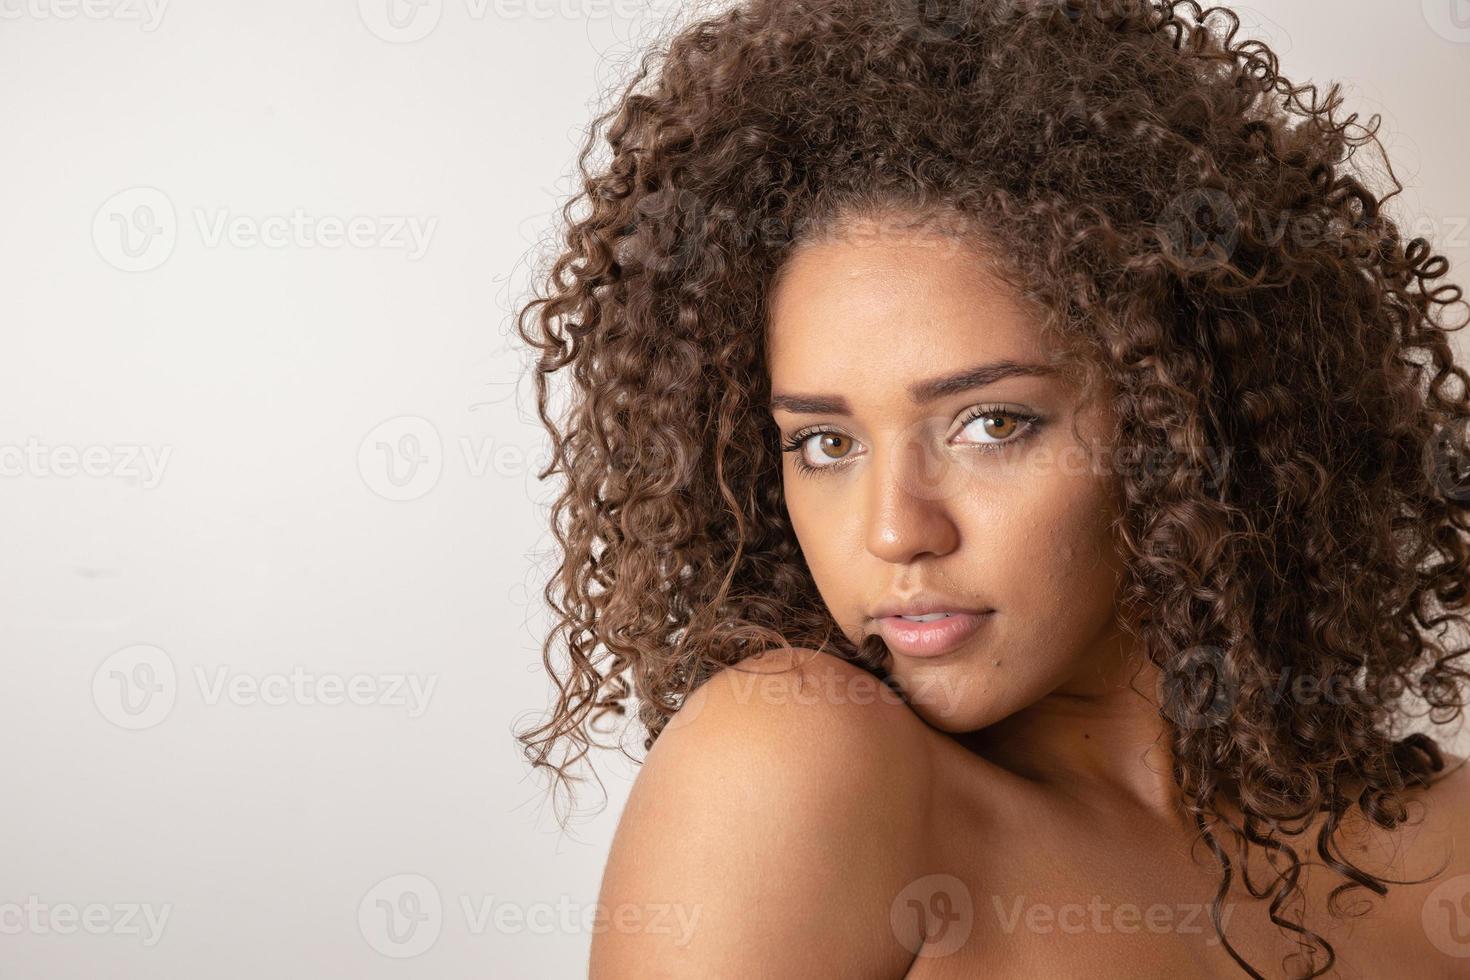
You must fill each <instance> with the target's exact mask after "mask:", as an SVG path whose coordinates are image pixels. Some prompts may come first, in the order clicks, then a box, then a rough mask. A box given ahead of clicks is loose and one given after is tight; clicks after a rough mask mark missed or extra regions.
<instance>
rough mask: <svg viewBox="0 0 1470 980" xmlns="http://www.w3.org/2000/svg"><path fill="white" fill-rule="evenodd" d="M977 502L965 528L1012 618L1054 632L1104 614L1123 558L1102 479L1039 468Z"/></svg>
mask: <svg viewBox="0 0 1470 980" xmlns="http://www.w3.org/2000/svg"><path fill="white" fill-rule="evenodd" d="M980 510H981V511H983V514H977V515H976V516H977V520H978V521H980V522H981V523H979V524H978V525H977V526H974V527H972V528H971V537H972V540H976V541H978V542H984V544H983V545H982V547H981V548H980V549H979V550H980V551H981V552H982V553H983V564H982V565H981V566H980V568H981V569H983V571H982V574H983V575H984V577H985V579H986V583H985V584H989V585H991V587H992V588H993V589H994V590H995V595H996V602H997V605H1000V606H1002V607H1003V608H1005V609H1007V610H1009V611H1010V612H1011V613H1012V614H1013V616H1011V617H1010V619H1011V621H1012V624H1013V625H1014V626H1016V627H1019V628H1022V629H1027V630H1030V629H1036V630H1038V631H1040V632H1043V633H1054V631H1055V630H1057V629H1058V628H1059V627H1063V626H1064V625H1065V624H1069V623H1070V624H1075V625H1077V626H1080V627H1082V628H1086V625H1087V624H1090V623H1094V622H1095V621H1096V620H1098V619H1100V618H1103V617H1106V616H1108V615H1109V614H1110V611H1111V610H1112V608H1113V604H1114V602H1115V600H1116V594H1117V587H1118V582H1119V576H1120V574H1121V561H1120V559H1119V557H1118V555H1117V553H1116V550H1115V547H1114V538H1113V531H1112V522H1113V518H1114V515H1115V510H1114V505H1113V498H1112V487H1111V484H1110V483H1109V482H1108V481H1106V480H1104V479H1102V478H1099V477H1096V476H1092V475H1085V476H1074V475H1067V474H1061V475H1058V476H1055V477H1050V478H1048V477H1046V476H1040V477H1037V478H1035V479H1033V480H1030V481H1028V482H1027V484H1026V486H1025V487H1024V489H1021V488H1016V489H1013V490H1012V491H1010V492H1008V493H1007V494H1006V496H1005V498H1004V503H997V504H995V505H992V506H984V507H982V508H980Z"/></svg>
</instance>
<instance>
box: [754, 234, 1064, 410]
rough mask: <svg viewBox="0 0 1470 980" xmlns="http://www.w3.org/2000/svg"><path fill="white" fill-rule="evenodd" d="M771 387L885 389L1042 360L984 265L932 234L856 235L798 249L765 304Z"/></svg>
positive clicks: (1028, 319) (1034, 331)
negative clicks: (987, 365) (947, 373)
mask: <svg viewBox="0 0 1470 980" xmlns="http://www.w3.org/2000/svg"><path fill="white" fill-rule="evenodd" d="M769 307H770V309H769V315H770V320H769V324H768V333H767V358H768V369H769V371H770V373H771V381H772V385H773V387H776V388H781V387H794V388H805V387H812V386H814V385H816V384H817V383H820V382H835V381H838V380H841V381H843V382H844V387H849V388H851V387H859V386H861V385H863V384H864V383H865V382H866V383H871V384H875V385H881V386H882V387H883V388H885V389H889V388H895V387H896V388H903V387H905V386H906V384H907V383H908V382H909V381H912V380H917V379H921V378H926V377H931V376H933V375H934V374H935V373H936V369H940V370H942V369H945V368H961V367H966V366H968V365H971V364H974V363H978V362H982V361H993V360H1015V361H1045V360H1046V359H1047V357H1046V355H1047V349H1046V346H1045V344H1044V341H1043V337H1042V334H1041V330H1040V325H1039V323H1038V320H1037V316H1036V314H1035V313H1033V312H1029V311H1027V310H1026V308H1025V306H1024V304H1023V303H1022V301H1021V299H1020V297H1019V296H1017V294H1016V293H1015V290H1014V289H1013V287H1011V286H1010V285H1008V284H1006V283H1004V282H1003V281H1001V280H999V279H998V278H996V277H995V276H994V275H993V274H991V272H990V270H989V269H988V268H987V266H986V264H985V261H984V259H983V257H982V256H981V255H980V254H978V253H977V252H975V251H974V250H973V249H972V248H970V247H968V246H965V245H963V244H961V243H959V242H958V241H956V240H954V239H952V238H948V237H946V236H939V235H920V234H915V233H906V234H903V235H898V236H892V237H883V236H880V235H877V234H871V235H869V234H858V235H853V236H847V237H843V238H839V239H837V240H834V241H830V242H822V243H820V244H812V245H807V246H804V247H803V248H801V249H799V250H798V251H797V252H796V253H795V254H794V255H793V256H792V257H791V258H790V259H789V260H788V262H787V266H786V268H785V269H783V271H782V275H781V277H780V281H779V282H778V284H777V286H776V288H775V290H774V291H773V292H772V294H771V296H770V304H769Z"/></svg>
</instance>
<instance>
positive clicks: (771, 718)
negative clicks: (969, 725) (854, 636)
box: [591, 651, 929, 980]
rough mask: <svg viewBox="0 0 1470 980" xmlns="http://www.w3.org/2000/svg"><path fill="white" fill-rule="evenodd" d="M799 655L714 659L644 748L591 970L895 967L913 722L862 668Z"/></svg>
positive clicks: (906, 870) (911, 847)
mask: <svg viewBox="0 0 1470 980" xmlns="http://www.w3.org/2000/svg"><path fill="white" fill-rule="evenodd" d="M788 653H789V652H788ZM800 653H801V654H802V655H803V656H805V657H808V658H810V659H808V660H807V662H805V663H802V664H799V665H798V666H796V667H795V668H794V669H792V670H790V671H787V672H785V673H772V672H769V671H768V669H767V668H768V667H769V666H770V665H771V664H772V662H773V655H771V654H767V655H763V656H762V657H760V658H756V660H755V661H747V662H746V663H744V664H741V665H739V667H737V668H734V669H726V670H724V671H721V672H720V673H719V674H717V675H716V676H714V677H713V678H711V679H710V680H709V681H708V682H706V683H705V684H704V685H703V686H702V687H701V688H700V689H699V690H698V691H696V692H695V693H694V695H692V696H691V698H690V701H689V703H688V704H687V705H686V706H685V707H684V708H683V709H681V712H680V714H684V713H685V712H688V715H687V716H686V719H685V721H684V722H683V723H681V724H678V725H675V724H673V723H672V722H671V723H670V725H669V727H668V728H666V729H665V730H664V732H663V733H662V734H661V735H660V737H659V739H658V740H657V741H656V742H655V743H654V746H653V748H652V749H651V750H650V752H649V755H648V757H647V759H646V761H645V762H644V764H643V766H642V768H641V770H640V771H639V774H638V777H637V779H636V780H635V782H634V786H633V789H632V792H631V794H630V796H629V799H628V803H627V807H626V808H625V810H624V811H623V815H622V818H621V820H620V822H619V825H618V830H617V833H616V835H615V837H614V840H613V845H612V849H611V852H610V854H609V858H608V863H607V868H606V870H605V872H604V875H603V881H602V891H601V894H600V896H599V904H600V906H601V909H600V910H599V911H600V912H601V913H602V915H601V916H600V921H601V922H602V923H603V925H601V926H600V927H599V929H598V930H597V931H596V932H595V935H594V937H593V943H592V957H591V977H592V980H618V978H622V977H633V976H636V977H639V978H645V977H705V976H758V977H767V976H783V977H784V976H844V977H846V976H852V977H875V978H877V977H888V978H891V977H896V976H900V975H902V973H903V970H904V968H905V967H906V965H907V964H908V963H909V962H910V961H911V960H912V959H913V953H912V951H909V950H906V949H905V948H904V947H903V946H902V945H901V944H900V941H899V939H898V937H897V936H896V935H895V933H894V929H893V926H892V925H891V917H892V914H893V906H894V904H895V902H896V901H897V900H898V898H899V895H900V893H901V892H902V891H903V890H904V888H905V886H906V885H908V884H909V883H910V882H911V881H912V880H913V879H914V878H916V877H918V871H917V868H918V866H919V864H920V854H921V845H922V843H923V841H922V836H923V835H922V827H923V825H924V821H923V819H922V818H923V809H924V807H925V806H926V804H927V800H928V797H929V793H928V782H927V780H928V765H927V756H925V754H924V751H925V750H924V747H923V744H922V743H921V741H920V740H919V739H918V737H917V736H916V734H915V731H914V728H913V726H914V725H916V724H921V723H920V722H918V721H917V719H916V718H915V717H914V716H913V715H912V713H911V712H910V711H909V709H908V708H907V707H906V706H904V705H902V704H900V703H897V702H896V701H895V700H893V698H892V695H891V694H889V695H888V696H887V698H886V699H884V698H882V697H880V696H879V695H881V694H883V693H884V692H883V691H882V690H881V689H880V687H879V685H878V682H877V680H876V678H873V677H872V676H871V675H869V674H866V673H865V672H863V671H862V670H860V669H859V668H857V667H854V666H853V665H851V664H847V663H845V662H842V661H840V660H838V659H837V658H834V657H831V656H829V655H826V654H813V653H812V652H811V651H800ZM774 658H775V660H777V661H779V660H780V654H776V655H774ZM793 662H795V661H794V660H793V659H791V658H790V657H789V656H788V657H787V659H786V661H785V663H793ZM783 665H784V664H783ZM865 679H866V680H865ZM865 702H866V703H865ZM678 717H679V716H678V715H676V716H675V719H676V720H677V719H678ZM620 915H621V916H622V919H621V922H622V923H623V924H622V925H621V926H620V925H619V921H620V919H619V917H620Z"/></svg>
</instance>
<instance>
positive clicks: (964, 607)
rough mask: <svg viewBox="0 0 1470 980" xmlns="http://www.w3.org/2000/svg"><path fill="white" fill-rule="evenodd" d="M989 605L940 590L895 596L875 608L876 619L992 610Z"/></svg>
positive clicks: (975, 612) (974, 612)
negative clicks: (958, 597)
mask: <svg viewBox="0 0 1470 980" xmlns="http://www.w3.org/2000/svg"><path fill="white" fill-rule="evenodd" d="M992 611H993V610H991V609H990V608H989V607H987V606H983V605H979V604H977V603H976V602H975V601H974V600H972V599H954V598H951V597H950V596H947V595H943V594H941V593H938V592H928V591H919V592H914V593H912V594H910V595H907V596H901V597H900V596H894V597H893V598H890V599H886V600H884V601H883V602H881V603H879V604H878V606H877V608H875V609H874V610H873V618H874V619H882V618H883V617H884V616H924V615H927V614H928V613H936V612H950V613H972V614H977V615H978V614H980V613H987V612H992Z"/></svg>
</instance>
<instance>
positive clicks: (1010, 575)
mask: <svg viewBox="0 0 1470 980" xmlns="http://www.w3.org/2000/svg"><path fill="white" fill-rule="evenodd" d="M849 229H850V233H849V234H845V235H843V236H841V238H840V240H838V241H835V242H827V243H822V244H815V245H809V246H806V247H804V248H802V249H800V250H798V251H797V252H796V254H795V255H794V256H793V257H792V258H791V259H790V260H789V265H788V266H787V268H786V269H785V270H784V275H783V279H782V281H781V282H780V284H779V286H778V287H777V288H776V290H775V291H774V293H773V294H772V296H771V302H770V313H771V319H770V324H769V336H768V345H767V351H768V358H769V361H768V365H767V366H768V369H769V371H770V375H771V389H772V393H773V398H772V413H773V416H774V418H775V421H776V424H777V425H778V426H779V427H780V430H781V436H782V441H783V443H784V444H786V445H788V446H790V445H792V444H793V442H795V441H797V440H799V445H798V447H797V448H796V449H795V451H791V452H786V453H785V454H784V455H783V463H782V474H783V485H784V490H785V498H786V508H787V511H788V512H789V514H790V516H791V520H792V522H793V524H794V526H795V529H796V534H797V538H798V540H799V542H800V544H801V549H802V552H803V554H804V555H805V557H806V561H807V564H808V567H809V568H810V569H811V572H812V575H813V576H814V578H815V581H816V585H817V588H818V589H819V590H820V592H821V594H822V598H823V600H824V601H825V602H826V604H827V608H828V610H829V611H830V612H831V614H832V616H833V618H834V619H835V620H836V621H837V623H838V624H839V625H840V626H841V628H842V629H843V631H844V632H845V633H846V635H847V637H848V638H849V639H850V640H851V641H852V642H853V643H855V644H857V643H861V642H862V640H863V639H864V638H865V637H866V636H868V635H869V634H873V633H879V632H880V622H879V618H878V614H879V613H881V612H882V611H883V609H882V607H883V606H884V605H887V604H892V603H895V602H897V603H902V602H904V601H905V600H909V599H910V598H911V597H913V596H914V595H915V594H916V593H918V592H921V591H923V592H927V593H934V594H938V596H940V597H942V603H941V605H940V608H951V607H953V608H956V609H967V610H973V611H975V612H977V613H981V615H979V616H977V617H976V619H975V620H972V621H971V622H977V623H978V626H977V627H976V628H975V631H974V632H973V633H971V634H970V635H969V636H968V637H967V638H965V639H963V640H962V641H960V642H959V643H958V645H956V646H953V648H952V649H949V650H948V651H946V652H941V653H939V654H938V655H929V656H919V655H918V654H917V653H915V652H909V653H904V652H900V650H899V649H898V646H897V645H895V644H894V643H889V650H890V652H891V657H890V662H889V665H888V669H889V672H890V674H891V675H892V676H893V677H894V678H896V679H897V680H898V681H899V682H900V684H901V685H902V686H903V688H904V689H905V690H906V691H908V692H909V695H910V698H911V701H912V703H913V705H914V708H915V710H916V711H917V712H918V713H919V714H920V715H921V716H922V717H924V718H925V720H927V721H928V722H929V723H930V724H932V725H933V726H935V727H936V728H939V729H941V730H944V731H949V732H967V731H974V730H976V729H979V728H983V727H984V726H986V725H989V724H991V723H993V722H996V721H999V720H1000V719H1002V718H1005V717H1006V716H1008V715H1010V714H1012V713H1014V712H1016V711H1018V710H1020V709H1022V708H1025V707H1026V706H1028V705H1030V704H1033V703H1035V702H1036V701H1038V700H1039V699H1041V698H1042V697H1044V696H1046V695H1047V694H1049V693H1052V692H1053V691H1058V690H1062V691H1075V692H1077V693H1082V692H1084V691H1090V690H1094V689H1095V688H1096V685H1097V684H1098V682H1099V679H1100V678H1099V670H1100V668H1102V669H1105V665H1107V664H1108V663H1110V662H1111V661H1110V659H1109V658H1116V657H1117V655H1118V651H1119V650H1120V649H1121V647H1120V646H1119V636H1120V635H1119V634H1118V632H1117V630H1116V628H1115V599H1116V596H1117V590H1118V585H1119V581H1120V576H1121V572H1122V563H1121V559H1120V558H1119V556H1118V554H1117V553H1116V551H1115V550H1114V547H1113V538H1112V532H1111V530H1110V524H1111V522H1112V520H1113V518H1114V516H1115V514H1116V509H1115V508H1116V503H1115V497H1114V493H1115V490H1114V488H1115V486H1116V482H1115V475H1114V474H1113V472H1112V471H1111V468H1110V467H1108V466H1105V465H1102V464H1101V462H1096V463H1095V462H1093V459H1092V458H1090V457H1089V454H1088V451H1089V450H1091V452H1092V453H1094V454H1097V455H1096V457H1095V458H1096V459H1098V460H1102V459H1105V458H1107V454H1106V448H1107V445H1108V444H1107V442H1106V441H1105V440H1106V438H1107V435H1108V433H1109V432H1110V424H1111V418H1110V416H1109V415H1108V414H1107V410H1106V408H1105V407H1103V405H1102V402H1103V401H1104V400H1103V399H1100V400H1099V401H1098V402H1096V403H1094V404H1093V405H1084V404H1082V403H1080V399H1079V391H1078V389H1077V388H1076V386H1075V385H1074V384H1073V383H1072V382H1070V381H1068V380H1067V379H1066V378H1064V377H1063V376H1062V375H1061V374H1060V373H1059V372H1055V371H1053V372H1050V373H1048V372H1047V368H1046V365H1047V360H1048V359H1047V353H1048V350H1047V348H1046V347H1045V346H1044V338H1043V335H1042V334H1041V332H1040V330H1039V329H1038V326H1037V324H1036V322H1035V320H1034V318H1033V317H1032V316H1029V315H1028V314H1027V313H1026V312H1025V311H1024V310H1023V308H1022V306H1021V305H1020V303H1019V301H1018V299H1017V298H1016V297H1015V295H1014V294H1013V293H1012V292H1011V291H1010V289H1009V287H1006V286H1004V285H1003V284H1001V283H999V282H997V281H996V280H994V279H993V278H991V277H989V276H988V275H987V274H986V270H985V268H984V266H983V264H982V262H981V259H980V258H979V257H978V256H977V255H976V254H975V253H973V252H971V251H969V250H967V249H965V248H962V247H960V246H959V245H958V244H956V243H955V242H954V240H952V239H948V238H943V237H939V236H937V235H933V236H931V235H926V234H914V233H905V234H904V235H903V236H892V235H890V236H887V237H885V236H884V235H883V234H882V232H881V226H879V225H877V224H874V223H872V222H864V223H862V224H860V225H855V226H849ZM967 375H969V377H966V376H967ZM1074 418H1075V420H1076V422H1077V429H1078V431H1079V433H1080V436H1081V438H1080V439H1079V438H1078V437H1077V436H1074V434H1073V432H1072V423H1073V421H1074ZM808 467H810V469H808ZM987 610H988V612H987ZM889 628H890V629H902V628H904V627H902V626H901V625H900V624H896V623H894V624H891V625H890V626H889Z"/></svg>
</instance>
